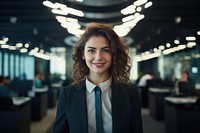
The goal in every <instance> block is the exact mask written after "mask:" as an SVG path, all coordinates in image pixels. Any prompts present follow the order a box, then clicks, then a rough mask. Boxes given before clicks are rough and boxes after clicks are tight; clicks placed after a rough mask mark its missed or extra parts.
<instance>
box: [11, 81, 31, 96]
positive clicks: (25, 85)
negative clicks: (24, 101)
mask: <svg viewBox="0 0 200 133" xmlns="http://www.w3.org/2000/svg"><path fill="white" fill-rule="evenodd" d="M32 86H33V80H13V81H12V82H11V83H10V89H11V90H12V91H14V92H16V93H18V95H19V96H27V93H28V92H29V91H31V90H32Z"/></svg>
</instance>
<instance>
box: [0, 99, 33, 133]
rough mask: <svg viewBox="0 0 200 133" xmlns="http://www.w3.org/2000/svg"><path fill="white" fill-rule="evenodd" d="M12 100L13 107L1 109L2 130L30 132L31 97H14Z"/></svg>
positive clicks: (12, 132) (14, 132)
mask: <svg viewBox="0 0 200 133" xmlns="http://www.w3.org/2000/svg"><path fill="white" fill-rule="evenodd" d="M12 100H13V104H14V105H13V107H11V108H9V109H6V110H0V132H1V133H30V124H31V123H30V121H31V118H30V115H31V105H30V98H28V97H12Z"/></svg>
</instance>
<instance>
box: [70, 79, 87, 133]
mask: <svg viewBox="0 0 200 133" xmlns="http://www.w3.org/2000/svg"><path fill="white" fill-rule="evenodd" d="M76 89H77V90H76V94H75V98H74V103H73V104H74V105H75V106H76V115H77V117H78V118H80V119H79V120H80V121H79V124H80V125H79V126H80V131H81V132H82V133H87V132H88V117H87V105H86V86H85V82H81V83H80V85H79V86H77V88H76Z"/></svg>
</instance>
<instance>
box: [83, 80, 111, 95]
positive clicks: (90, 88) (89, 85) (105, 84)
mask: <svg viewBox="0 0 200 133" xmlns="http://www.w3.org/2000/svg"><path fill="white" fill-rule="evenodd" d="M85 82H86V88H87V91H89V92H90V93H91V92H92V91H93V90H94V88H95V87H96V86H97V85H95V84H93V83H92V82H91V81H89V80H88V78H86V80H85ZM111 82H112V77H110V78H109V79H108V80H106V81H105V82H103V83H100V84H98V86H99V87H100V88H101V91H102V93H103V92H104V91H106V90H107V89H109V88H110V85H111Z"/></svg>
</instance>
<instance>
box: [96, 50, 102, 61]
mask: <svg viewBox="0 0 200 133" xmlns="http://www.w3.org/2000/svg"><path fill="white" fill-rule="evenodd" d="M95 58H96V59H98V60H99V59H102V53H101V51H97V52H96V56H95Z"/></svg>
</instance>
